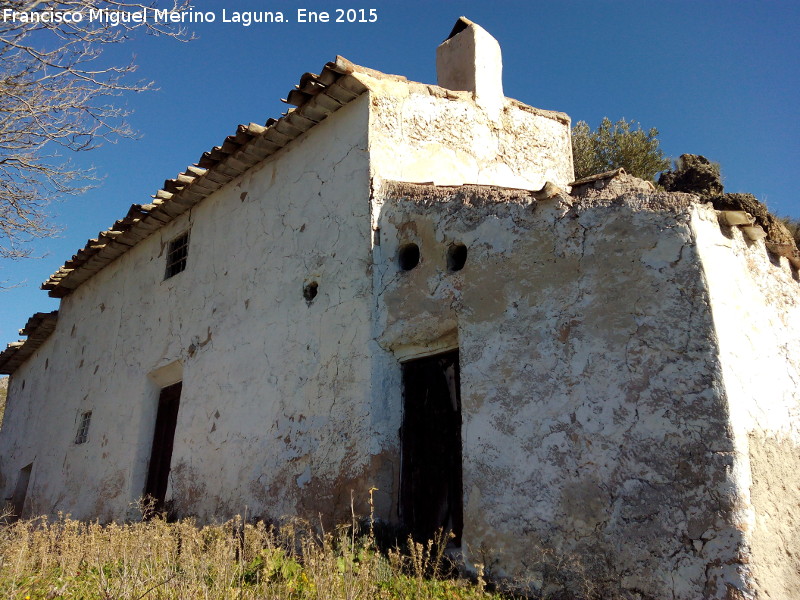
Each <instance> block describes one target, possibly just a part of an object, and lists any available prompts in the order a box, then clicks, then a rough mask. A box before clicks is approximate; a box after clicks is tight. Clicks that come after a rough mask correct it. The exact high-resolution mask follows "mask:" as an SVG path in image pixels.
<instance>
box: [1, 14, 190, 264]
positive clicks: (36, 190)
mask: <svg viewBox="0 0 800 600" xmlns="http://www.w3.org/2000/svg"><path fill="white" fill-rule="evenodd" d="M155 8H158V9H159V10H164V9H165V8H166V9H168V10H170V11H176V12H184V11H187V10H189V4H188V0H171V3H170V4H169V6H160V7H159V6H157V5H156V4H139V3H136V2H127V1H115V0H61V1H52V0H41V1H31V0H10V1H6V2H5V3H4V4H3V6H2V7H1V8H0V257H3V258H21V257H26V256H30V253H31V248H30V243H31V241H32V240H33V239H34V238H40V237H45V236H49V235H52V234H53V233H54V232H55V228H54V226H53V224H52V223H51V222H50V221H49V220H48V218H47V213H46V207H47V205H48V204H49V203H50V202H52V201H54V200H58V199H61V198H63V197H65V196H69V195H76V194H81V193H83V192H85V191H86V190H87V189H90V188H91V187H93V186H94V185H96V184H97V182H98V178H97V177H96V176H95V174H94V173H93V172H91V171H90V172H87V171H86V170H85V169H78V168H75V167H74V166H73V165H71V164H70V162H69V160H68V159H66V158H65V157H64V153H66V151H70V152H83V151H87V150H92V149H94V148H96V147H97V146H98V145H99V144H100V143H102V142H103V141H110V142H113V141H115V140H118V139H120V138H129V137H134V136H135V132H134V131H133V129H132V128H131V127H130V125H129V124H128V123H127V121H126V117H127V116H128V115H129V111H127V110H126V109H123V108H121V107H120V106H118V104H117V102H118V99H119V97H120V96H121V95H124V94H127V93H135V92H142V91H147V90H152V89H153V82H151V81H143V80H136V79H135V78H134V77H133V73H134V71H135V70H136V65H135V63H134V62H130V63H127V64H122V65H119V64H117V65H111V66H100V64H101V63H100V61H98V59H99V58H100V57H101V56H102V53H103V49H104V48H106V47H108V46H109V45H111V44H121V43H124V42H126V41H128V40H130V39H131V38H132V36H133V35H134V34H135V33H137V32H142V33H147V34H151V35H160V36H167V37H171V38H174V39H176V40H179V41H186V40H188V39H190V38H191V36H190V35H189V34H188V33H187V32H186V30H184V29H183V28H181V27H177V26H176V25H175V24H173V23H171V22H169V21H167V22H164V20H157V19H153V18H148V19H145V20H143V21H141V22H135V21H132V20H126V19H124V18H118V17H124V16H125V15H130V14H133V13H136V12H141V11H146V12H145V13H144V14H147V13H148V12H149V13H150V14H152V11H153V9H155ZM90 11H104V12H103V13H102V14H103V15H105V16H106V18H103V19H90V18H89V15H90ZM67 13H72V14H77V13H80V14H81V15H82V16H83V18H82V19H81V20H77V21H76V20H73V21H67V20H64V19H59V18H58V17H57V16H56V15H59V14H61V15H62V16H63V15H64V14H67ZM94 14H98V13H94ZM42 15H45V16H44V17H43V16H42ZM48 17H49V18H48Z"/></svg>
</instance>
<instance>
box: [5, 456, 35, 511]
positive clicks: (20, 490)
mask: <svg viewBox="0 0 800 600" xmlns="http://www.w3.org/2000/svg"><path fill="white" fill-rule="evenodd" d="M32 470H33V463H31V464H29V465H26V466H24V467H22V468H21V469H20V470H19V475H17V485H16V487H15V488H14V495H13V496H12V497H11V510H13V511H14V514H13V515H11V519H10V520H12V521H16V520H17V519H19V518H20V517H21V516H22V509H23V508H25V498H27V496H28V483H30V480H31V471H32Z"/></svg>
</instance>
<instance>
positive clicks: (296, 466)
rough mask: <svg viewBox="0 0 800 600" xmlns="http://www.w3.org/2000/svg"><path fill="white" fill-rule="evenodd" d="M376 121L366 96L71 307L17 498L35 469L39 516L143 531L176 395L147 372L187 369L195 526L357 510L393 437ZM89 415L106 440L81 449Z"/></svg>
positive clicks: (51, 357) (10, 416) (22, 437)
mask: <svg viewBox="0 0 800 600" xmlns="http://www.w3.org/2000/svg"><path fill="white" fill-rule="evenodd" d="M368 108H369V105H368V103H367V98H366V96H365V97H362V98H360V99H358V100H356V101H354V102H353V103H351V104H350V105H348V106H346V107H344V108H343V109H341V110H340V111H339V112H338V113H337V114H336V115H335V118H331V119H328V120H326V121H325V122H323V123H322V124H320V125H319V126H317V127H315V128H314V129H313V130H312V131H311V132H309V134H308V135H307V136H304V137H303V138H302V139H300V140H298V141H297V142H295V143H293V144H292V145H291V146H290V147H289V148H287V149H286V150H284V151H283V152H282V153H280V154H279V155H277V156H276V157H275V158H274V159H272V160H269V161H267V162H265V163H264V164H262V165H261V166H259V167H257V168H255V169H253V170H251V171H250V172H249V173H247V174H246V175H245V176H243V177H242V178H240V179H239V180H236V181H234V182H232V183H231V184H229V185H227V186H226V187H225V188H223V189H222V190H221V191H220V192H217V193H215V194H214V195H213V196H211V197H209V198H208V199H207V200H206V201H204V202H203V203H201V204H200V205H198V206H197V207H195V208H194V209H192V211H191V212H190V213H188V214H184V215H183V216H182V217H180V218H179V219H178V220H176V221H175V222H173V223H171V224H169V225H168V226H166V227H164V228H163V229H162V230H160V231H158V232H156V233H155V234H154V235H152V236H151V237H149V238H147V239H146V240H145V241H144V242H142V243H140V244H139V245H138V246H137V247H135V248H134V249H132V250H131V251H129V252H128V253H126V254H125V255H123V256H122V257H120V258H119V259H118V260H117V261H116V262H115V263H113V264H112V265H110V266H109V267H107V268H106V269H104V270H103V271H101V272H100V273H99V274H97V275H96V276H95V277H93V278H92V279H91V280H89V281H88V282H87V283H85V284H84V285H82V286H81V287H80V288H79V289H78V290H76V291H75V292H74V293H73V294H71V295H70V296H68V297H67V298H65V299H64V300H63V301H62V303H61V309H60V313H59V321H58V326H57V329H56V331H55V332H54V333H53V335H52V336H51V337H50V338H49V339H48V341H47V342H46V343H45V344H44V346H43V347H42V348H41V349H40V350H39V351H38V353H37V354H36V355H35V356H34V357H32V358H31V359H30V360H28V361H27V362H26V363H25V364H24V365H23V366H22V367H21V368H20V369H19V370H18V371H17V372H16V373H15V374H14V376H13V377H12V383H11V387H12V390H11V394H10V397H11V402H10V403H9V407H8V412H7V415H6V422H5V424H4V427H3V435H2V447H1V448H0V456H2V460H3V466H2V470H3V472H4V473H6V481H5V482H4V483H5V486H4V491H5V495H6V496H10V495H11V493H12V492H13V486H14V485H15V478H16V473H17V471H18V469H20V468H22V467H24V466H25V465H27V464H29V463H31V462H33V464H34V467H33V472H32V475H31V481H30V487H29V491H28V504H27V506H26V509H25V510H26V513H27V514H39V513H46V514H51V513H53V512H55V511H58V510H65V511H69V512H71V513H72V514H73V515H74V516H75V517H79V518H83V517H86V518H89V517H91V518H94V517H99V518H101V519H103V520H105V519H111V518H123V517H126V516H128V515H129V513H130V511H129V504H130V503H131V502H133V501H134V500H136V499H137V498H138V497H139V496H140V495H141V494H142V490H143V487H144V484H145V479H146V474H147V463H148V459H149V454H150V445H151V443H152V435H153V426H154V422H155V414H156V406H157V399H158V391H159V387H160V386H161V385H165V384H166V383H171V381H165V380H163V378H162V380H161V381H159V382H156V381H153V380H152V379H151V378H150V377H148V374H152V373H154V372H159V371H158V370H159V369H163V367H165V366H166V365H173V366H174V367H175V368H174V369H173V370H177V373H178V376H177V379H182V380H183V393H182V397H181V406H180V413H179V415H178V424H177V428H176V434H175V446H174V452H173V458H172V473H171V477H170V487H171V490H170V491H169V492H168V498H173V499H174V500H175V502H176V510H177V511H178V512H179V514H197V515H198V516H200V517H201V518H203V519H213V518H218V517H225V516H228V515H232V514H236V513H243V512H244V511H245V509H246V508H247V511H248V514H251V515H259V514H262V515H264V516H280V515H283V514H293V513H297V512H301V511H303V509H309V510H318V509H322V508H324V509H326V510H330V512H333V511H334V510H338V509H339V508H342V510H344V508H343V507H344V506H347V507H349V489H347V488H348V487H349V486H348V484H347V483H345V482H346V481H349V480H350V479H352V478H355V477H357V476H358V474H359V472H360V471H362V470H364V469H365V468H366V467H367V466H368V465H369V464H370V460H371V454H372V453H371V452H370V450H371V444H372V440H373V439H374V438H376V437H377V436H376V435H375V434H374V432H373V429H374V425H373V424H372V419H371V414H372V412H373V411H372V407H371V402H372V399H371V396H370V394H369V390H370V388H369V377H370V370H369V361H368V356H369V354H368V353H369V345H368V341H369V336H370V323H369V317H368V315H369V311H370V306H371V301H370V297H371V284H372V281H371V278H370V276H369V271H370V262H371V254H370V225H369V223H370V205H369V179H368V177H369V166H368V158H367V130H368V128H367V122H368ZM189 226H191V239H190V246H189V257H188V264H187V268H186V270H185V271H184V272H182V273H180V274H179V275H177V276H175V277H173V278H171V279H168V280H166V281H164V280H163V277H164V267H165V260H166V257H165V251H166V246H167V244H168V242H169V240H171V239H172V238H173V237H174V236H176V235H178V234H180V233H181V232H182V231H183V230H185V229H186V228H187V227H189ZM309 280H316V281H317V282H318V283H319V295H318V296H317V298H316V299H315V300H314V301H313V302H312V303H311V304H310V305H308V304H307V303H306V301H305V299H304V298H303V285H304V283H305V282H306V281H309ZM167 371H169V369H168V370H167ZM160 373H161V374H163V370H162V371H160ZM166 376H167V377H168V376H169V373H167V375H166ZM23 388H24V389H23ZM86 410H92V411H93V414H92V423H91V429H90V432H89V442H88V443H86V444H80V445H76V444H74V443H73V439H74V437H75V430H76V428H77V419H78V418H79V415H80V414H81V413H82V412H83V411H86ZM8 432H13V435H6V434H7V433H8ZM334 490H337V491H341V495H342V497H341V498H339V497H338V496H337V497H334V496H333V494H334ZM345 496H346V498H345Z"/></svg>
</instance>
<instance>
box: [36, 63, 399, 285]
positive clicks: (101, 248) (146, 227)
mask: <svg viewBox="0 0 800 600" xmlns="http://www.w3.org/2000/svg"><path fill="white" fill-rule="evenodd" d="M356 71H358V72H359V73H364V74H368V75H373V76H374V75H376V74H379V73H378V72H377V71H372V69H366V68H364V67H359V66H357V65H354V64H353V63H351V62H350V61H348V60H347V59H345V58H343V57H341V56H337V57H336V60H335V61H334V62H329V63H327V64H326V65H325V67H324V68H323V69H322V72H321V73H320V74H319V75H315V74H313V73H305V74H304V75H303V76H302V77H301V78H300V83H299V84H298V85H296V86H295V88H294V89H293V90H291V91H290V92H289V94H288V95H287V97H286V99H285V100H284V102H286V103H287V104H291V105H294V106H295V108H292V109H290V110H289V111H288V112H286V113H284V115H283V116H282V117H281V118H280V119H269V120H268V121H267V122H266V124H265V125H264V126H262V125H257V124H255V123H250V124H249V125H239V126H238V127H237V128H236V133H234V134H233V135H229V136H228V137H227V138H225V141H224V142H223V143H222V145H220V146H215V147H214V148H212V149H211V150H209V151H208V152H204V153H203V155H202V156H201V157H200V160H198V162H197V164H195V165H191V166H189V167H187V169H186V171H184V172H183V173H180V174H179V175H178V176H177V177H175V178H173V179H168V180H166V181H165V182H164V186H163V188H162V189H160V190H158V192H156V194H155V195H154V196H153V201H152V202H151V203H149V204H133V205H131V207H130V209H129V210H128V214H127V215H125V217H124V218H122V219H120V220H118V221H116V222H115V223H114V225H112V226H111V227H110V228H109V229H108V230H106V231H103V232H101V233H100V234H99V235H98V236H97V238H94V239H90V240H89V241H88V242H87V243H86V245H85V246H84V247H83V248H82V249H80V250H78V252H77V253H76V254H75V255H74V256H73V257H72V258H71V259H70V260H68V261H66V262H65V263H64V265H63V266H62V267H61V268H59V269H58V271H56V272H55V273H53V275H51V276H50V278H49V279H48V280H47V281H45V282H44V283H43V284H42V289H44V290H48V293H49V295H50V296H53V297H56V298H63V297H64V296H66V295H68V294H69V293H71V292H72V291H73V290H75V289H76V288H77V287H78V286H79V285H81V284H82V283H83V282H84V281H86V280H88V279H89V278H90V277H92V275H94V274H95V273H97V272H98V271H100V270H101V269H102V268H103V267H105V266H106V265H108V264H109V263H111V262H112V261H113V260H115V259H116V258H117V257H119V256H121V255H122V254H124V253H125V252H127V251H128V250H129V249H130V248H132V247H133V246H135V245H136V244H137V243H139V242H140V241H141V240H143V239H144V238H146V237H148V236H149V235H150V234H151V233H153V232H154V231H156V230H157V229H159V228H161V227H162V226H163V225H165V224H167V223H169V222H170V221H172V220H173V219H175V218H176V217H177V216H179V215H180V214H182V213H183V212H185V211H186V210H188V209H189V208H191V207H192V206H194V205H195V204H197V203H198V202H200V201H201V200H203V199H204V198H205V197H206V196H208V195H210V194H211V193H213V192H214V191H216V190H218V189H219V188H221V187H222V186H224V185H225V184H226V183H228V182H229V181H231V180H233V179H235V178H236V177H238V176H239V175H242V174H243V173H244V172H245V171H247V170H248V169H250V168H251V167H253V166H254V165H256V164H258V163H260V162H261V161H263V160H264V159H266V158H267V157H269V156H271V155H272V154H274V153H276V152H278V151H279V150H280V149H281V148H283V147H284V146H286V145H287V144H288V143H289V142H291V141H292V140H293V139H295V138H297V137H299V136H301V135H302V134H303V133H305V132H306V131H308V130H309V129H311V128H312V127H313V126H314V125H316V124H317V123H319V122H320V121H322V120H324V119H325V118H327V117H328V116H329V115H330V114H331V113H333V112H335V111H337V110H338V109H339V108H341V107H342V106H344V105H345V104H347V103H348V102H350V101H352V100H354V99H355V98H357V97H358V96H360V95H361V94H363V93H364V92H365V91H367V88H366V86H365V85H364V84H363V83H362V82H361V81H359V80H358V78H356V77H352V76H351V75H352V74H353V73H354V72H356ZM379 75H382V74H379ZM384 77H386V76H385V75H384ZM398 79H400V78H398Z"/></svg>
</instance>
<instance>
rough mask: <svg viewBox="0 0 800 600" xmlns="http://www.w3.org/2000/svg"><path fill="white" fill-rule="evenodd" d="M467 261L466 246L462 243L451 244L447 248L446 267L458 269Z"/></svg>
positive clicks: (452, 269)
mask: <svg viewBox="0 0 800 600" xmlns="http://www.w3.org/2000/svg"><path fill="white" fill-rule="evenodd" d="M466 262H467V247H466V246H465V245H464V244H461V243H458V244H452V245H451V246H450V247H449V248H448V249H447V269H448V270H450V271H460V270H461V269H463V268H464V264H466Z"/></svg>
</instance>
